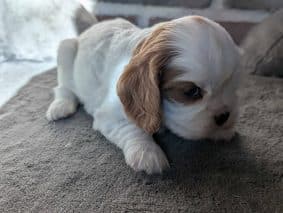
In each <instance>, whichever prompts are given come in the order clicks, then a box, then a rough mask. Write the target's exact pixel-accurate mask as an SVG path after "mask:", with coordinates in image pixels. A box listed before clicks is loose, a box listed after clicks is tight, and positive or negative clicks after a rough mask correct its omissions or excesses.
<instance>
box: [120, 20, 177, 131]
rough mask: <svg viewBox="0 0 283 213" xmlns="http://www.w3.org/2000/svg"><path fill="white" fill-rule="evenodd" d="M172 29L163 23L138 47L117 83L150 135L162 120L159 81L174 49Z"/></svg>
mask: <svg viewBox="0 0 283 213" xmlns="http://www.w3.org/2000/svg"><path fill="white" fill-rule="evenodd" d="M169 32H170V28H169V26H167V25H163V26H159V27H158V28H157V29H156V30H154V31H153V33H152V34H151V35H150V36H148V38H146V39H145V40H143V41H142V42H141V43H140V44H139V45H138V46H137V48H136V49H135V50H134V53H133V57H132V59H131V60H130V62H129V64H128V65H127V66H126V67H125V70H124V72H123V74H122V75H121V77H120V79H119V81H118V85H117V91H118V96H119V97H120V100H121V102H122V104H123V106H124V110H125V112H126V114H127V116H128V117H129V118H130V119H132V120H133V121H134V122H135V123H136V125H137V126H139V127H141V128H142V129H144V130H145V131H146V132H147V133H150V134H153V133H155V132H157V131H158V129H159V128H160V125H161V120H162V112H161V96H160V91H159V83H160V76H161V74H162V72H163V70H164V69H165V67H166V64H167V63H168V60H169V56H170V52H172V51H170V47H169V45H167V44H168V35H169Z"/></svg>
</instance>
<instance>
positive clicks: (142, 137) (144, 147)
mask: <svg viewBox="0 0 283 213" xmlns="http://www.w3.org/2000/svg"><path fill="white" fill-rule="evenodd" d="M106 114H107V113H106ZM109 114H111V113H108V115H109ZM101 116H103V115H101ZM103 118H104V119H99V115H98V116H96V117H95V121H94V124H93V128H94V129H96V130H99V131H100V132H101V133H102V134H103V135H104V136H105V137H106V138H107V139H108V140H110V141H111V142H112V143H114V144H116V145H117V146H118V147H119V148H121V149H122V150H123V153H124V156H125V160H126V163H127V164H128V165H129V166H130V167H131V168H133V169H134V170H135V171H145V172H146V173H148V174H154V173H162V171H164V170H165V169H166V168H168V167H169V163H168V160H167V158H166V156H165V154H164V152H163V151H162V150H161V148H160V147H159V146H158V145H157V144H156V143H155V141H154V140H153V138H152V137H151V136H150V135H148V134H146V133H145V132H144V131H143V130H142V129H140V128H138V127H137V126H136V125H134V124H132V123H130V122H129V121H128V120H125V119H122V120H118V119H117V120H113V117H111V118H112V119H111V120H110V119H108V118H107V116H105V114H104V116H103Z"/></svg>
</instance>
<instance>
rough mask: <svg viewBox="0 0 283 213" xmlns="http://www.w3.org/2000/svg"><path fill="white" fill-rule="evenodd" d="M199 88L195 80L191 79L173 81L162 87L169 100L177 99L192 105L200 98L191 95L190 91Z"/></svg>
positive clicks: (176, 100)
mask: <svg viewBox="0 0 283 213" xmlns="http://www.w3.org/2000/svg"><path fill="white" fill-rule="evenodd" d="M194 88H198V89H200V88H199V87H197V86H196V85H195V84H194V83H193V82H190V81H171V82H170V83H168V84H167V85H166V86H165V87H163V88H162V92H163V96H164V97H165V98H166V99H168V100H169V101H175V102H178V103H182V104H184V105H191V104H193V103H195V102H196V101H198V100H200V99H201V97H200V98H194V97H189V96H188V94H190V91H191V90H192V89H194Z"/></svg>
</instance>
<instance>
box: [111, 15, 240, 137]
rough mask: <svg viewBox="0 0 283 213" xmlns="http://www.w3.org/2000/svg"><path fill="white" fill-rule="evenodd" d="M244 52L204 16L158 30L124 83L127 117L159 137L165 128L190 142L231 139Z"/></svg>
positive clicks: (127, 70) (141, 49)
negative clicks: (241, 52)
mask: <svg viewBox="0 0 283 213" xmlns="http://www.w3.org/2000/svg"><path fill="white" fill-rule="evenodd" d="M238 62H239V53H238V48H237V47H236V45H235V44H234V43H233V41H232V39H231V37H230V36H229V35H228V33H227V32H226V31H225V30H224V29H223V28H222V27H221V26H219V25H218V24H216V23H215V22H213V21H210V20H208V19H205V18H202V17H199V16H190V17H184V18H181V19H176V20H173V21H170V22H166V23H163V24H160V25H157V26H156V27H155V28H154V30H153V32H152V33H151V34H150V35H149V36H148V37H147V38H145V39H144V40H143V41H142V42H140V43H139V44H138V46H137V47H136V49H135V50H134V52H133V56H132V58H131V60H130V62H129V64H128V65H127V66H126V68H125V70H124V72H123V74H122V76H121V77H120V79H119V82H118V87H117V91H118V95H119V97H120V99H121V102H122V104H123V106H124V110H125V112H126V114H127V116H128V117H129V118H130V119H132V120H133V121H134V122H135V123H136V124H137V125H138V126H139V127H141V128H143V129H144V130H145V131H146V132H148V133H150V134H153V133H155V132H157V131H158V129H159V128H160V126H161V125H165V126H166V127H168V128H169V129H170V130H171V131H173V132H174V133H176V134H177V135H179V136H181V137H184V138H187V139H201V138H213V139H229V138H231V136H232V135H233V126H234V124H235V120H236V116H237V96H236V89H237V84H238V76H239V74H238V71H237V65H238Z"/></svg>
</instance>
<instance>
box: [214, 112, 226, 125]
mask: <svg viewBox="0 0 283 213" xmlns="http://www.w3.org/2000/svg"><path fill="white" fill-rule="evenodd" d="M229 116H230V113H229V112H224V113H222V114H220V115H216V116H214V120H215V123H216V124H217V126H222V125H223V124H224V123H225V122H226V121H227V120H228V118H229Z"/></svg>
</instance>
